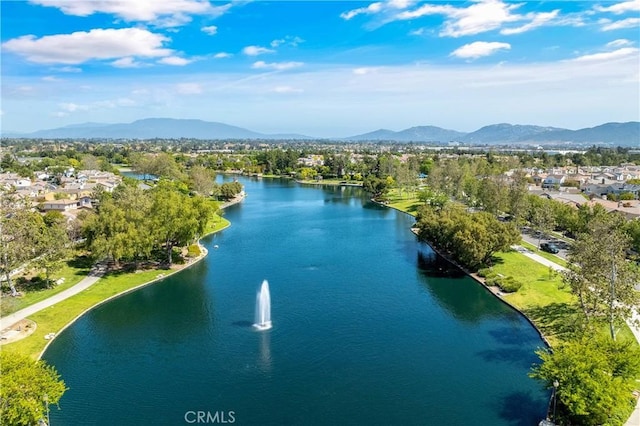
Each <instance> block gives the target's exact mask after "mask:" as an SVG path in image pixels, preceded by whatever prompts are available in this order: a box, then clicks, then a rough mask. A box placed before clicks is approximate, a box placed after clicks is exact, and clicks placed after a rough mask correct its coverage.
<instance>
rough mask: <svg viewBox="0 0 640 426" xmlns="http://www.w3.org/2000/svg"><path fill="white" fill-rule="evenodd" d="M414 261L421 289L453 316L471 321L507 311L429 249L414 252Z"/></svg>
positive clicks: (477, 285) (476, 284) (507, 310)
mask: <svg viewBox="0 0 640 426" xmlns="http://www.w3.org/2000/svg"><path fill="white" fill-rule="evenodd" d="M416 263H417V266H418V270H419V272H420V273H419V275H420V277H421V281H422V284H423V286H424V288H425V289H427V291H428V292H429V293H430V294H431V295H432V296H433V297H434V300H436V301H437V302H438V304H439V305H440V306H441V307H443V308H444V309H446V310H447V311H449V312H450V313H451V314H452V315H453V316H454V317H455V318H457V319H460V320H463V321H467V322H472V323H475V322H479V321H481V320H484V319H487V318H491V317H496V316H505V314H506V313H507V312H509V309H508V308H507V307H506V306H503V305H501V304H499V303H496V302H495V301H494V300H492V298H491V297H490V296H489V295H488V294H487V293H486V290H485V289H483V288H482V287H481V286H480V284H478V283H476V282H474V281H473V279H471V278H469V277H467V275H466V274H465V273H464V272H462V271H460V270H459V269H458V268H456V267H455V266H454V265H453V264H451V263H450V262H448V261H447V260H445V259H444V258H442V257H441V256H438V255H437V254H436V253H434V252H433V251H431V252H428V251H418V253H417V260H416Z"/></svg>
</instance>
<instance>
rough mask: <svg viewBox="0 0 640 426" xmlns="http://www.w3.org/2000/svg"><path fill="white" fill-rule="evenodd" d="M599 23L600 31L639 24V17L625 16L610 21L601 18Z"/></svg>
mask: <svg viewBox="0 0 640 426" xmlns="http://www.w3.org/2000/svg"><path fill="white" fill-rule="evenodd" d="M598 23H599V24H603V25H602V28H600V29H601V30H602V31H613V30H620V29H623V28H633V27H637V26H638V25H640V18H627V19H622V20H620V21H611V20H610V19H601V20H600V21H598Z"/></svg>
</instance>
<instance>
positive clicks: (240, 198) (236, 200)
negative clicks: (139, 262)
mask: <svg viewBox="0 0 640 426" xmlns="http://www.w3.org/2000/svg"><path fill="white" fill-rule="evenodd" d="M245 197H246V194H245V192H244V191H242V192H241V193H240V195H238V196H236V197H235V198H234V199H232V200H230V201H227V202H225V203H222V204H221V205H220V209H221V210H222V209H225V208H227V207H230V206H233V205H235V204H238V203H240V202H242V201H243V200H244V199H245ZM230 226H231V223H230V222H229V223H227V224H226V225H225V226H224V227H222V228H220V229H216V230H215V231H212V232H209V233H207V234H204V235H202V236H201V237H200V238H198V241H197V244H198V246H199V247H200V250H201V253H200V255H199V256H198V257H196V258H194V259H193V260H191V261H190V262H188V263H187V264H186V265H184V267H181V268H180V269H176V270H174V271H171V272H168V273H163V272H160V270H158V271H159V273H158V276H157V277H156V278H155V279H152V280H151V281H147V282H144V283H142V284H138V285H137V286H134V287H131V288H128V289H126V290H123V291H121V292H119V293H117V294H114V295H112V296H109V297H107V298H106V299H103V300H101V301H100V302H98V303H95V304H93V305H91V306H90V307H88V308H87V309H85V310H83V311H82V312H80V313H79V314H78V315H76V316H75V317H74V318H73V319H72V320H71V321H69V322H67V323H66V324H65V325H64V326H63V327H62V328H61V329H59V330H58V331H57V332H56V333H55V336H54V337H53V338H51V339H49V340H48V341H47V343H46V345H45V346H44V348H43V349H42V351H40V353H39V354H38V357H37V360H41V359H42V356H43V355H44V354H45V352H46V351H47V349H48V348H49V345H51V343H52V342H53V341H54V340H55V338H56V337H57V336H58V335H59V334H60V333H62V332H63V331H64V330H66V329H67V328H68V327H70V326H71V325H73V324H74V323H75V322H76V321H78V320H79V319H80V318H81V317H82V316H83V315H85V314H86V313H87V312H89V311H91V310H92V309H95V308H97V307H98V306H101V305H102V304H104V303H107V302H109V301H111V300H113V299H116V298H118V297H121V296H124V295H126V294H129V293H131V292H134V291H136V290H139V289H141V288H144V287H147V286H149V285H152V284H155V283H157V282H159V281H162V280H164V279H165V278H167V277H170V276H172V275H174V274H177V273H178V272H181V271H184V270H186V269H188V268H190V267H191V266H193V265H195V264H197V263H199V262H200V261H201V260H203V259H204V258H205V257H206V256H207V255H208V254H209V250H207V248H206V247H204V246H203V245H202V243H201V241H202V239H203V238H205V237H208V236H210V235H213V234H216V233H218V232H220V231H223V230H225V229H227V228H229V227H230ZM134 273H135V272H134ZM36 324H37V323H36ZM27 337H28V336H27Z"/></svg>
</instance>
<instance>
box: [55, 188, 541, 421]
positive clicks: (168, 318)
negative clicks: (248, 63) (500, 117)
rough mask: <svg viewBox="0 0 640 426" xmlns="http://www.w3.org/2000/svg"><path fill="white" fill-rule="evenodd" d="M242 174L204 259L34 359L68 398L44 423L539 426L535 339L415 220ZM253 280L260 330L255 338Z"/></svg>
mask: <svg viewBox="0 0 640 426" xmlns="http://www.w3.org/2000/svg"><path fill="white" fill-rule="evenodd" d="M241 182H242V183H243V184H244V185H245V186H246V191H247V193H248V196H247V198H246V199H245V200H244V201H243V202H242V203H241V204H240V205H236V206H232V207H230V208H229V209H227V211H226V217H227V218H228V219H229V220H230V221H231V222H232V226H231V227H230V228H228V229H226V230H224V231H223V232H221V233H219V234H216V235H215V236H212V237H208V238H207V239H205V240H204V244H205V245H206V246H207V247H208V248H209V249H210V252H209V256H208V257H207V258H206V259H205V260H203V261H202V262H200V263H199V264H197V265H195V266H194V267H193V268H191V269H188V270H185V271H183V272H181V273H179V274H177V275H174V276H172V277H169V278H167V279H165V280H164V281H162V282H160V283H158V284H154V285H152V286H150V287H147V288H144V289H142V290H139V291H137V292H135V293H132V294H129V295H125V296H123V297H120V298H118V299H116V300H114V301H112V302H109V303H107V304H105V305H103V306H101V307H99V308H97V309H95V310H93V311H91V312H89V313H88V314H87V315H85V316H84V317H82V318H81V319H80V320H79V321H77V322H76V323H75V324H74V325H72V326H71V327H69V328H68V329H67V330H66V331H65V332H63V333H61V334H60V335H59V336H58V337H57V338H56V340H55V341H54V342H53V344H52V345H51V346H50V348H49V350H48V351H47V352H46V354H45V359H46V360H47V361H49V362H51V363H52V364H54V365H55V366H56V368H57V369H58V371H59V372H60V373H61V375H62V377H63V379H64V380H65V381H66V383H67V386H68V387H69V390H68V391H67V392H66V394H65V395H64V397H63V398H62V400H61V402H60V408H61V410H56V409H55V408H54V409H53V410H52V413H51V423H52V424H53V425H87V424H104V425H141V424H160V425H165V424H166V425H180V424H189V423H188V422H187V420H194V419H195V417H193V416H194V414H191V413H190V412H191V411H194V412H195V411H204V412H208V413H209V414H210V415H213V414H217V415H218V417H217V418H218V422H219V423H221V422H220V420H221V417H220V415H221V414H222V418H224V420H226V421H230V418H233V420H234V421H235V424H241V425H245V424H255V425H282V424H298V425H325V424H326V425H332V424H341V425H378V424H379V425H383V424H385V425H386V424H399V425H411V424H415V425H431V424H433V425H435V424H444V425H534V424H537V423H538V421H539V420H540V419H542V418H543V417H544V415H545V412H546V404H547V397H548V395H547V393H546V392H545V391H544V390H543V389H542V388H541V387H540V386H539V384H538V383H536V382H534V381H533V380H532V379H530V378H528V377H527V372H528V370H529V367H530V365H531V364H532V363H533V362H535V361H536V359H537V357H536V355H535V354H534V350H535V349H536V348H538V347H540V346H542V345H543V343H542V341H541V340H540V338H539V336H538V335H537V333H536V332H535V330H534V329H533V328H532V327H531V326H530V324H528V322H527V321H526V320H525V319H523V318H522V317H521V316H520V315H519V314H517V313H516V312H514V311H513V310H511V309H510V308H508V307H507V306H505V305H503V304H502V303H501V302H500V301H498V300H497V299H495V298H494V297H493V296H491V295H490V294H488V293H487V292H486V291H485V290H484V289H483V288H482V287H481V286H480V285H478V284H477V283H475V282H474V281H473V280H471V279H470V278H468V277H466V276H464V275H463V274H461V273H460V271H458V270H456V269H455V268H453V267H452V266H451V265H449V264H448V263H447V262H445V261H442V260H441V259H438V258H436V257H435V256H434V254H433V252H432V251H431V250H430V249H429V247H428V246H425V245H423V244H420V243H418V242H416V239H415V236H414V235H413V234H412V233H411V232H410V230H409V228H410V226H411V224H412V223H413V219H412V218H411V217H409V216H408V215H405V214H403V213H399V212H396V211H394V210H390V209H386V208H381V207H379V206H377V205H375V204H372V203H371V202H369V201H368V200H367V199H366V197H364V196H363V194H362V193H361V192H360V189H358V188H332V187H325V188H322V187H303V186H300V185H298V184H295V183H293V182H290V181H281V180H268V179H264V180H241ZM214 245H218V246H219V248H218V249H214V248H213V246H214ZM263 279H267V280H268V281H269V285H270V288H271V305H272V320H273V329H271V330H270V331H266V332H256V331H254V330H253V329H252V328H251V323H252V322H253V316H254V306H255V295H256V291H257V290H258V288H259V286H260V285H261V283H262V280H263ZM230 411H231V412H233V413H231V417H230V416H229V412H230ZM185 415H186V419H185ZM225 416H226V417H225Z"/></svg>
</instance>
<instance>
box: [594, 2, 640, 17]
mask: <svg viewBox="0 0 640 426" xmlns="http://www.w3.org/2000/svg"><path fill="white" fill-rule="evenodd" d="M595 10H597V11H598V12H611V13H614V14H616V15H619V14H622V13H626V12H637V11H640V0H629V1H624V2H622V3H616V4H614V5H611V6H607V7H603V6H596V7H595Z"/></svg>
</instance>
